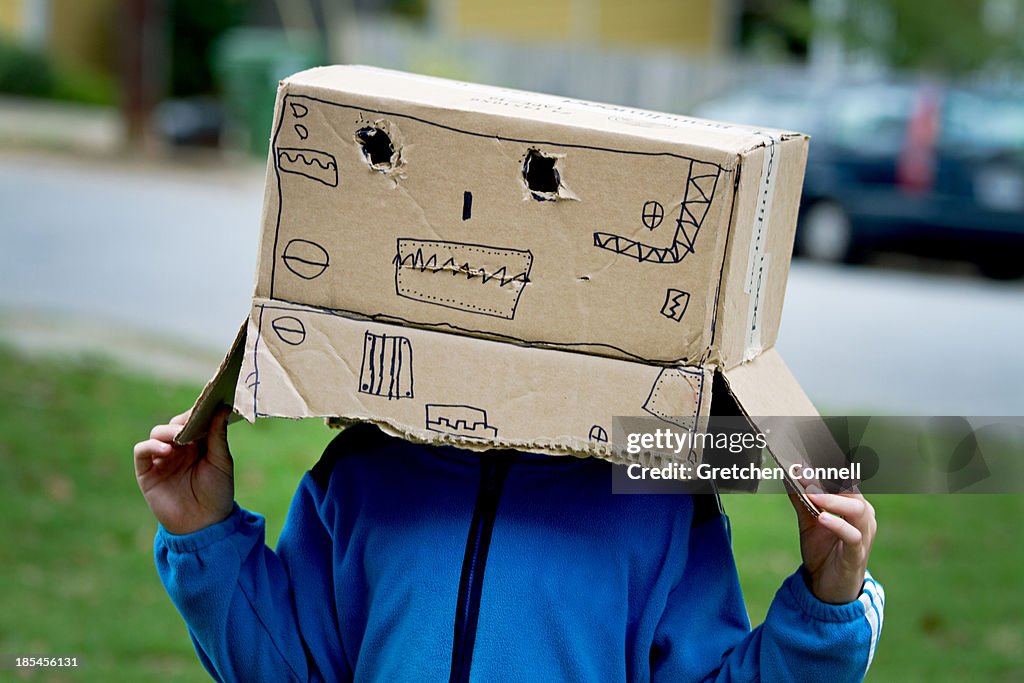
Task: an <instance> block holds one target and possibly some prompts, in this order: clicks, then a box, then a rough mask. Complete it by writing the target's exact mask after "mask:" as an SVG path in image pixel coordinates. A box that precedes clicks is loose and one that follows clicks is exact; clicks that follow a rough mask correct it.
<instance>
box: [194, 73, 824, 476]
mask: <svg viewBox="0 0 1024 683" xmlns="http://www.w3.org/2000/svg"><path fill="white" fill-rule="evenodd" d="M274 121H275V123H274V129H273V138H272V146H271V151H270V162H269V165H268V173H267V186H266V193H265V198H264V213H263V231H262V237H261V244H260V251H259V254H260V258H259V265H258V272H257V280H256V287H255V295H254V300H253V309H252V311H251V314H250V316H249V319H248V323H247V327H248V332H247V334H246V335H245V351H244V358H243V359H242V365H241V370H240V372H239V373H238V378H237V381H236V387H235V393H234V400H233V404H234V406H235V409H236V411H237V412H238V413H239V414H241V415H243V416H244V417H246V418H247V419H250V420H251V419H255V418H256V417H259V416H264V415H273V416H285V417H306V416H314V415H315V416H328V417H342V418H350V419H362V420H369V421H373V422H375V423H377V424H379V425H381V426H383V427H385V428H387V429H389V430H391V431H393V432H396V433H399V434H402V435H404V436H406V437H408V438H413V439H418V440H425V441H447V440H453V441H458V442H459V443H463V444H465V445H468V446H471V447H487V446H489V445H502V446H512V447H520V448H526V449H532V450H540V451H544V452H550V453H569V452H572V453H580V454H590V453H596V454H601V455H605V456H608V455H609V454H608V448H607V447H606V445H605V444H606V443H607V439H608V434H607V430H609V429H610V422H611V419H610V418H611V416H613V415H642V414H651V415H655V416H657V417H659V418H661V419H663V420H665V421H666V422H673V423H674V422H675V421H678V420H680V419H687V418H688V417H689V418H692V417H693V416H695V415H706V414H707V411H708V410H709V405H710V390H711V383H710V382H709V381H706V380H707V378H708V377H709V376H710V374H711V373H713V372H714V371H715V370H716V369H734V370H738V371H739V370H740V369H741V368H742V367H743V366H742V363H744V362H745V361H749V360H751V359H754V358H757V357H758V356H759V354H761V353H762V351H763V350H764V349H770V348H771V346H772V345H773V344H774V341H775V338H776V335H777V333H778V323H779V318H780V315H781V309H782V299H783V293H784V290H785V282H786V275H787V272H788V267H789V255H790V251H791V248H792V241H793V233H794V229H795V219H796V211H797V206H798V203H799V195H800V186H801V182H802V176H803V169H804V161H805V157H806V150H807V140H806V137H805V136H802V135H799V134H796V133H785V132H781V131H771V130H755V129H752V128H748V127H742V126H732V125H727V124H719V123H715V122H710V121H703V120H699V119H691V118H687V117H681V116H674V115H668V114H657V113H654V112H643V111H639V110H631V109H626V108H622V107H615V106H611V105H601V104H597V103H590V102H579V101H575V100H568V99H565V98H558V97H552V96H544V95H535V94H531V93H521V92H516V91H509V90H504V89H500V88H490V87H484V86H475V85H470V84H465V83H456V82H452V81H444V80H440V79H431V78H424V77H419V76H410V75H408V74H401V73H397V72H391V71H385V70H380V69H371V68H366V67H347V66H344V67H343V66H339V67H325V68H320V69H313V70H311V71H306V72H302V73H300V74H296V75H295V76H292V77H291V78H288V79H286V80H285V81H283V82H282V84H281V88H280V90H279V92H278V100H277V106H276V110H275V118H274ZM780 362H781V361H780ZM222 374H223V377H221V382H222V383H226V382H230V377H229V376H228V375H229V374H230V373H222ZM740 377H741V379H740V381H741V382H742V377H743V373H742V371H741V374H740ZM385 380H386V381H385ZM797 388H798V387H797ZM214 393H216V392H213V393H209V398H210V399H211V400H213V399H217V398H219V397H218V396H214ZM741 393H742V392H741ZM207 396H208V394H206V393H204V397H201V400H200V407H203V405H202V404H203V403H204V401H205V400H206V397H207ZM738 400H740V401H742V400H743V397H742V396H738ZM202 414H205V413H202V412H200V411H197V417H196V418H195V420H194V421H198V420H199V419H200V417H201V415H202ZM193 433H194V425H189V429H187V430H186V431H185V432H184V435H185V436H188V435H191V434H193Z"/></svg>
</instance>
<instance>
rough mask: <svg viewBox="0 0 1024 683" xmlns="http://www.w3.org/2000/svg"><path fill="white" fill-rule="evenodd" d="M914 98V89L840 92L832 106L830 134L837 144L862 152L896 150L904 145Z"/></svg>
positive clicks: (875, 152) (883, 153) (874, 152)
mask: <svg viewBox="0 0 1024 683" xmlns="http://www.w3.org/2000/svg"><path fill="white" fill-rule="evenodd" d="M913 101H914V98H913V93H912V91H911V90H909V89H902V88H865V89H860V88H857V89H853V90H845V91H841V92H837V93H836V94H835V95H834V96H833V97H832V99H831V102H830V106H829V111H830V112H831V116H830V117H829V118H830V136H829V137H830V139H831V140H832V142H833V143H834V144H835V145H837V146H839V147H843V148H846V149H850V150H856V151H857V152H859V153H862V154H870V155H890V154H896V153H898V152H899V150H900V149H901V148H902V146H903V142H904V138H905V136H906V131H907V125H908V122H909V120H910V115H911V111H912V108H913Z"/></svg>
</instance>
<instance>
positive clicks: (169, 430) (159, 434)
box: [149, 424, 182, 443]
mask: <svg viewBox="0 0 1024 683" xmlns="http://www.w3.org/2000/svg"><path fill="white" fill-rule="evenodd" d="M181 429H182V426H181V425H175V424H169V425H157V426H156V427H153V429H152V431H150V432H149V438H151V439H156V440H157V441H166V442H167V443H171V442H172V441H174V437H176V436H177V435H178V432H180V431H181Z"/></svg>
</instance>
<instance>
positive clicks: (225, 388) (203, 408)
mask: <svg viewBox="0 0 1024 683" xmlns="http://www.w3.org/2000/svg"><path fill="white" fill-rule="evenodd" d="M248 325H249V320H248V318H247V319H246V320H245V322H243V323H242V326H241V327H239V328H238V334H236V335H235V341H233V342H232V343H231V348H230V349H229V350H228V353H227V355H226V356H224V360H222V361H221V362H220V367H218V368H217V372H215V373H214V375H213V378H212V379H211V380H210V381H209V382H207V383H206V386H205V387H203V391H202V393H201V394H199V398H197V399H196V403H195V405H194V406H192V414H191V415H190V416H189V419H188V422H186V423H185V426H184V428H182V430H181V431H180V432H178V435H177V436H176V437H175V438H174V442H175V443H177V444H179V445H181V444H186V443H189V442H190V441H194V440H196V439H197V438H199V437H200V436H203V434H204V433H205V430H206V426H207V425H208V424H210V418H212V417H213V414H214V412H216V410H217V408H219V407H220V406H221V405H222V404H223V405H229V406H230V405H232V404H233V402H234V398H235V384H236V383H237V382H238V373H239V370H240V369H241V367H242V354H243V352H244V351H245V338H246V330H247V329H248ZM232 417H234V416H232Z"/></svg>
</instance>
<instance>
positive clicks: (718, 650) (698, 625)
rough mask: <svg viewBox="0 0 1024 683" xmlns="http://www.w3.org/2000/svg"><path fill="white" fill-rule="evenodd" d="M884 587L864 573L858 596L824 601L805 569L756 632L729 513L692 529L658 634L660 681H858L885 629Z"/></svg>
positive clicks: (656, 675) (655, 661)
mask: <svg viewBox="0 0 1024 683" xmlns="http://www.w3.org/2000/svg"><path fill="white" fill-rule="evenodd" d="M884 606H885V593H884V591H883V590H882V587H881V585H880V584H878V583H877V582H876V581H875V580H874V579H872V578H871V576H870V574H869V575H868V577H867V578H866V579H865V582H864V587H863V589H862V591H861V595H860V597H859V598H858V599H857V600H855V601H853V602H850V603H846V604H842V605H832V604H828V603H825V602H822V601H820V600H818V599H817V598H816V597H815V596H814V594H813V593H811V591H810V589H809V588H808V586H807V583H806V582H805V580H804V570H803V567H801V568H800V569H799V570H797V571H796V572H795V573H794V574H792V575H791V576H790V577H789V578H787V579H786V580H785V581H784V582H783V584H782V587H781V588H780V589H779V591H778V592H777V593H776V594H775V599H774V600H773V601H772V604H771V607H770V608H769V610H768V615H767V616H766V618H765V620H764V623H763V624H761V625H760V626H758V627H757V628H755V629H754V630H752V631H751V630H750V625H749V621H748V618H747V614H746V607H745V606H744V603H743V596H742V594H741V592H740V585H739V576H738V575H737V573H736V565H735V561H734V560H733V556H732V549H731V546H730V534H729V528H728V519H727V517H726V516H725V515H724V514H723V515H720V516H718V517H717V518H715V519H713V520H710V521H707V522H705V523H703V524H701V525H700V526H697V527H696V528H694V529H692V530H691V535H690V547H689V553H688V558H687V565H686V569H685V572H684V577H683V580H682V581H681V582H680V584H679V585H678V586H677V587H676V588H675V589H674V590H673V592H672V594H671V595H670V597H669V603H668V605H667V607H666V610H665V614H664V615H663V617H662V620H661V623H660V624H659V626H658V630H657V633H656V636H655V643H654V653H653V655H652V676H653V679H654V680H657V681H694V680H702V681H829V682H830V683H842V682H845V681H860V680H862V679H863V678H864V675H865V674H866V673H867V669H868V667H869V666H870V664H871V659H872V657H873V656H874V652H875V645H876V644H877V642H878V636H879V633H880V632H881V629H882V612H883V608H884Z"/></svg>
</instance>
